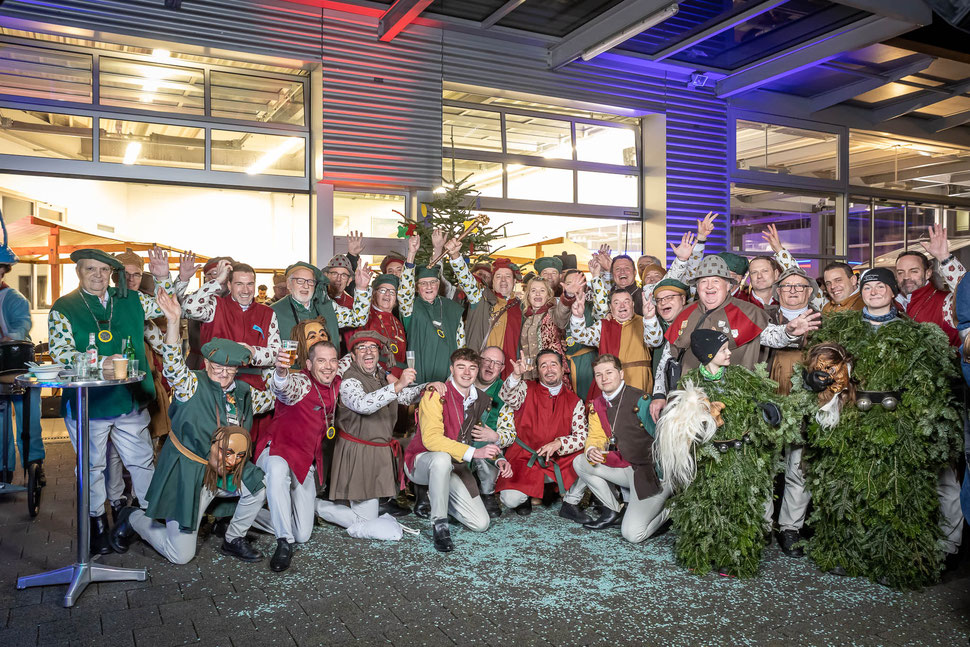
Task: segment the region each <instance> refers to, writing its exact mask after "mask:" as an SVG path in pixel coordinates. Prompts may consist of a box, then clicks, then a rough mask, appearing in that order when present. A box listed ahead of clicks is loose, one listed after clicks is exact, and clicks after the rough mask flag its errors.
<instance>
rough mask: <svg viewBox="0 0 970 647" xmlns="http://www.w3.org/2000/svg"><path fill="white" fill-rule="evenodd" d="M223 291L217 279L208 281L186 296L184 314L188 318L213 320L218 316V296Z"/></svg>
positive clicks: (183, 305)
mask: <svg viewBox="0 0 970 647" xmlns="http://www.w3.org/2000/svg"><path fill="white" fill-rule="evenodd" d="M221 291H222V286H221V285H219V284H218V283H217V282H216V281H215V280H212V281H209V282H207V283H206V284H205V285H203V286H202V287H201V288H199V289H198V290H196V291H195V292H193V293H192V294H190V295H189V296H187V297H185V303H183V304H182V314H184V315H185V318H186V319H194V320H196V321H202V322H207V321H212V319H213V318H214V317H215V316H216V296H218V295H219V293H220V292H221Z"/></svg>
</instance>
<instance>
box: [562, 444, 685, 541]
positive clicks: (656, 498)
mask: <svg viewBox="0 0 970 647" xmlns="http://www.w3.org/2000/svg"><path fill="white" fill-rule="evenodd" d="M573 469H575V470H576V474H577V475H578V476H579V479H580V480H581V481H583V482H584V483H585V484H586V485H587V486H589V489H590V491H592V493H593V496H595V497H596V498H597V499H599V501H600V503H602V504H603V505H604V506H606V507H607V508H609V509H610V510H613V511H614V512H619V511H620V502H619V501H617V499H616V497H615V496H614V495H613V489H612V488H611V487H610V483H613V484H615V485H618V486H620V487H621V488H629V491H630V502H629V503H628V504H627V508H626V513H625V514H624V515H623V521H622V522H621V524H620V532H622V534H623V538H624V539H626V540H627V541H629V542H632V543H634V544H639V543H640V542H642V541H644V540H645V539H647V538H648V537H650V536H651V535H653V533H655V532H656V531H657V529H658V528H659V527H660V526H661V525H663V523H664V522H665V521H666V520H667V517H668V516H669V515H670V511H669V510H668V509H667V507H666V506H665V505H664V504H665V503H666V501H667V499H668V498H669V497H670V494H671V490H670V486H668V485H666V484H665V485H664V486H663V489H662V490H661V491H660V492H658V493H657V494H655V495H653V496H651V497H647V498H646V499H641V498H639V497H637V493H636V488H635V487H634V485H633V468H632V467H607V466H606V465H604V464H602V463H600V464H598V465H590V464H589V461H587V460H586V458H585V457H580V458H577V459H576V460H574V461H573Z"/></svg>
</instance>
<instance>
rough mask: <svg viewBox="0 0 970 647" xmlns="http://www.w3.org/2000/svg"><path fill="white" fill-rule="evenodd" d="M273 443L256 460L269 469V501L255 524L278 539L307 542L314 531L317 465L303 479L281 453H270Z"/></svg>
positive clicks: (262, 466) (267, 492)
mask: <svg viewBox="0 0 970 647" xmlns="http://www.w3.org/2000/svg"><path fill="white" fill-rule="evenodd" d="M269 448H270V446H269V445H267V446H266V449H264V450H263V453H262V454H260V455H259V459H257V460H256V465H257V466H258V467H259V468H260V469H262V470H263V472H265V473H266V505H267V506H269V510H265V509H264V510H260V511H259V514H258V515H256V522H255V524H254V525H255V526H256V527H257V528H259V529H260V530H264V531H266V532H271V533H273V534H274V535H276V538H277V539H285V540H286V541H288V542H289V543H291V544H292V543H293V542H296V543H298V544H305V543H306V542H307V541H309V540H310V533H312V532H313V505H314V501H315V500H316V498H317V487H316V485H317V484H316V469H315V468H314V467H313V466H312V465H311V466H310V471H309V472H307V475H306V478H305V479H303V482H302V483H300V482H299V481H298V480H296V475H295V474H294V473H293V470H291V469H290V466H289V464H288V463H287V462H286V459H285V458H283V457H282V456H270V455H269Z"/></svg>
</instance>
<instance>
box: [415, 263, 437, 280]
mask: <svg viewBox="0 0 970 647" xmlns="http://www.w3.org/2000/svg"><path fill="white" fill-rule="evenodd" d="M421 279H438V280H441V275H440V274H438V268H437V267H426V266H424V265H420V266H418V268H417V269H416V270H415V271H414V280H415V281H420V280H421Z"/></svg>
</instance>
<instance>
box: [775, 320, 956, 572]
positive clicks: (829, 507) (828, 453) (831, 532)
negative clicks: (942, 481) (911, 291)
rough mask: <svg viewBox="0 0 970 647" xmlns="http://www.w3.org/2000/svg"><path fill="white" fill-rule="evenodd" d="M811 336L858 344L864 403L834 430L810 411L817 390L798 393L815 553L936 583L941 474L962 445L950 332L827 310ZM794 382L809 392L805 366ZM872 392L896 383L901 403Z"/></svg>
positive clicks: (852, 568) (855, 368)
mask: <svg viewBox="0 0 970 647" xmlns="http://www.w3.org/2000/svg"><path fill="white" fill-rule="evenodd" d="M812 342H813V343H820V342H836V343H838V344H841V345H842V346H843V347H844V348H845V349H846V350H847V351H848V352H849V354H850V355H851V356H852V357H853V358H854V363H853V365H852V377H853V380H854V381H855V382H856V389H857V390H858V392H857V399H856V406H846V407H845V408H844V409H843V410H842V412H841V416H840V419H839V422H838V424H836V425H835V426H834V427H832V428H831V429H825V428H823V427H822V425H820V424H819V423H818V421H817V420H816V418H815V416H814V415H809V414H812V406H815V407H817V403H813V402H812V401H813V400H814V398H808V399H805V396H804V395H802V396H800V398H801V402H800V403H799V402H796V401H793V402H792V404H793V405H797V406H800V407H801V408H802V411H803V412H804V413H805V414H806V415H807V420H808V422H809V424H808V427H807V439H808V443H809V448H808V449H807V450H806V451H807V453H808V460H807V463H808V468H809V474H808V487H809V489H810V490H811V492H812V501H813V503H814V510H813V512H812V515H811V517H810V518H809V521H808V523H809V524H810V525H811V526H812V527H813V528H814V531H815V533H814V535H813V537H812V538H811V540H810V541H809V543H808V547H809V554H810V555H811V557H812V559H813V560H814V561H815V563H816V564H818V566H819V568H821V569H822V570H826V571H828V570H831V569H836V568H838V567H841V569H843V570H844V571H845V572H846V573H847V574H848V575H853V576H859V575H862V576H866V577H869V578H870V579H872V580H874V581H879V582H883V583H886V584H888V585H889V586H892V587H894V588H918V587H920V586H925V585H927V584H932V583H934V582H936V581H937V580H938V579H939V576H940V572H941V570H942V567H943V553H942V550H941V548H940V546H939V544H938V540H939V539H940V538H941V536H942V534H941V531H940V525H939V521H940V508H939V500H938V497H937V491H936V485H937V473H938V472H939V470H940V469H941V468H942V467H944V466H945V465H947V464H948V463H950V462H951V461H952V460H954V459H955V458H956V456H957V455H958V452H959V451H960V449H961V447H960V445H961V436H960V427H961V425H960V418H959V415H958V413H957V411H956V409H955V408H954V407H953V399H952V393H951V381H952V380H953V379H954V377H955V376H956V366H955V364H954V361H953V351H952V349H951V348H950V346H949V343H948V340H947V338H946V336H945V335H944V334H943V333H942V331H941V330H940V328H939V327H938V326H936V325H933V324H920V323H916V322H914V321H913V320H911V319H906V318H901V317H900V318H896V319H894V320H892V321H889V322H888V323H884V324H883V325H881V326H879V327H878V328H876V327H873V326H871V325H870V324H869V323H868V322H866V321H865V320H864V319H863V315H862V313H861V312H857V311H851V312H842V313H838V314H834V315H832V316H830V317H829V318H827V319H826V320H825V322H824V323H823V325H822V327H821V328H819V330H818V331H816V332H815V334H814V335H813V336H812ZM792 383H793V385H792V393H793V394H796V393H798V392H801V393H806V391H805V390H804V389H803V388H802V377H801V375H800V374H798V372H796V375H795V376H793V379H792ZM873 392H880V393H885V392H894V396H895V399H896V400H897V404H896V406H895V407H894V408H893V409H892V410H889V409H887V407H886V406H884V405H883V404H882V402H883V397H882V396H881V395H874V396H867V393H873ZM870 403H871V404H870ZM887 404H889V405H890V406H892V402H888V403H887ZM866 407H869V408H868V410H865V411H863V410H862V409H863V408H866Z"/></svg>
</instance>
